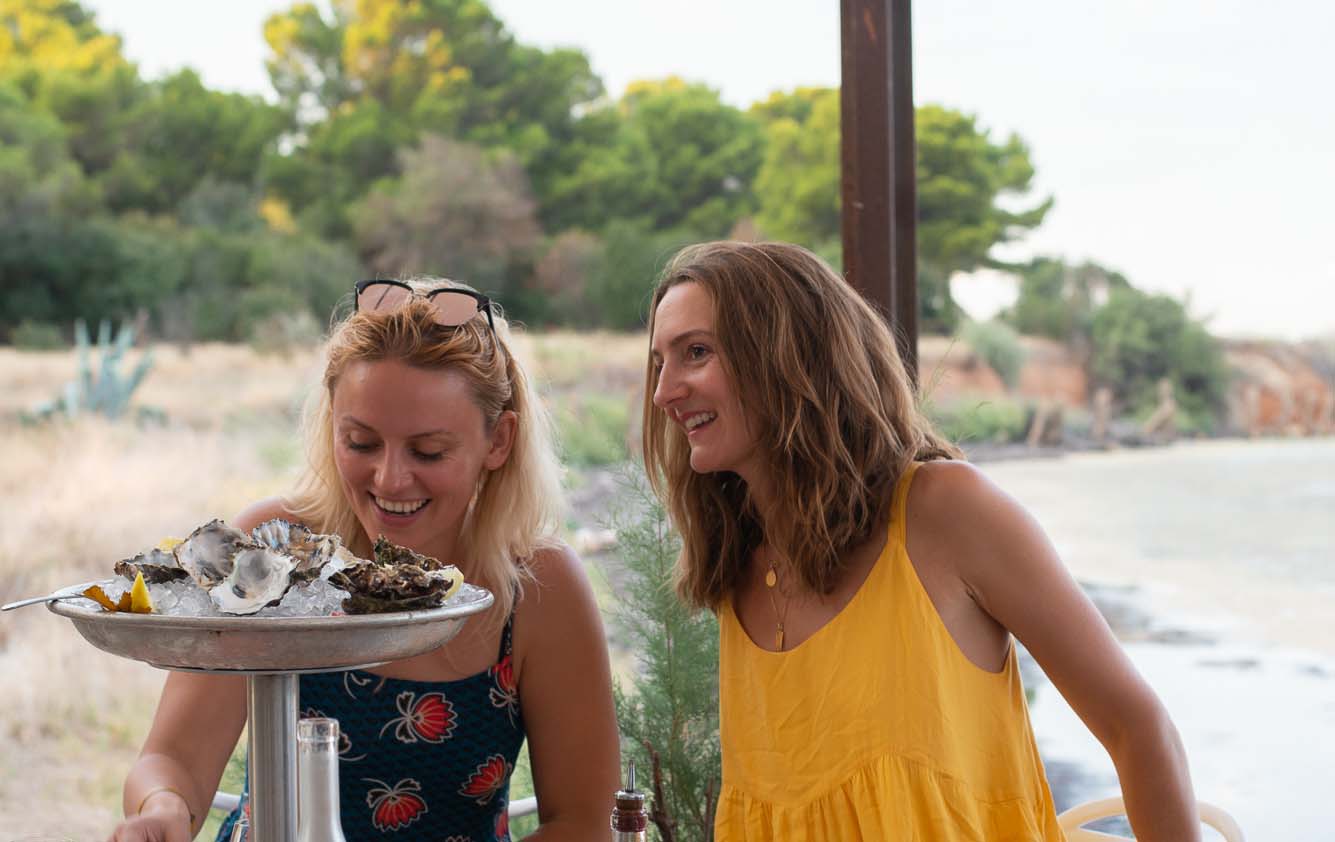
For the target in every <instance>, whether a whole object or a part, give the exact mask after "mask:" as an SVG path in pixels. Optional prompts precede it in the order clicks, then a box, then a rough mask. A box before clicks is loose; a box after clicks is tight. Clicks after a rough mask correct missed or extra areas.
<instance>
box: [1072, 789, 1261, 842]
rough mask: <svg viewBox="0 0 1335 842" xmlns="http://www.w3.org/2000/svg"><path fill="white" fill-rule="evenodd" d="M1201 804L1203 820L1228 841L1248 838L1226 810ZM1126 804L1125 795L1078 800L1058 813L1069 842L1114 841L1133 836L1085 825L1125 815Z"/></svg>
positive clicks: (1239, 840) (1240, 840) (1242, 840)
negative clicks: (1082, 802) (1083, 802)
mask: <svg viewBox="0 0 1335 842" xmlns="http://www.w3.org/2000/svg"><path fill="white" fill-rule="evenodd" d="M1196 803H1197V805H1198V806H1199V808H1200V813H1201V821H1202V822H1204V823H1205V824H1206V825H1207V826H1209V827H1212V828H1214V829H1215V830H1217V831H1219V832H1220V834H1222V835H1223V837H1224V840H1225V842H1244V837H1243V835H1242V828H1241V827H1239V826H1238V823H1237V822H1236V821H1234V820H1233V817H1232V816H1230V815H1229V814H1228V813H1225V812H1224V811H1223V810H1221V809H1220V808H1218V807H1216V806H1214V805H1213V804H1206V803H1205V802H1204V801H1198V802H1196ZM1125 815H1126V805H1125V804H1124V803H1123V802H1122V799H1121V797H1120V796H1119V797H1117V798H1104V799H1101V800H1099V801H1090V802H1088V803H1086V804H1077V805H1075V806H1074V807H1072V808H1071V809H1069V810H1067V811H1065V812H1063V813H1062V814H1061V815H1059V816H1057V824H1058V825H1059V826H1060V827H1061V829H1062V830H1063V831H1064V832H1065V833H1066V842H1111V840H1129V839H1130V838H1131V837H1129V836H1113V835H1112V834H1111V833H1100V832H1099V831H1097V830H1089V829H1088V828H1085V827H1083V825H1086V824H1089V823H1090V822H1092V821H1097V820H1098V819H1107V818H1112V817H1113V816H1125Z"/></svg>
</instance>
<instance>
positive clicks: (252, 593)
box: [209, 544, 298, 614]
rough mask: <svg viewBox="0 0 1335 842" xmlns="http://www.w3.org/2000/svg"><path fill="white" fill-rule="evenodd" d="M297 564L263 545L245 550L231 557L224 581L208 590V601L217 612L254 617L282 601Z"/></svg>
mask: <svg viewBox="0 0 1335 842" xmlns="http://www.w3.org/2000/svg"><path fill="white" fill-rule="evenodd" d="M297 564H298V562H297V559H295V558H293V557H292V556H290V555H287V554H286V553H281V552H278V551H277V550H273V549H270V548H269V547H266V546H264V545H262V544H257V545H255V546H253V547H245V548H243V549H241V550H240V551H238V552H237V554H236V555H235V556H234V557H233V559H232V572H231V573H228V574H227V578H225V579H223V580H222V582H220V583H218V585H217V586H215V587H213V588H211V589H210V590H209V598H210V599H212V600H213V604H214V605H216V606H218V610H219V611H226V612H227V613H228V614H254V613H255V612H256V611H259V610H260V609H261V608H263V607H264V606H266V605H271V604H277V603H278V601H279V600H281V599H282V598H283V594H285V593H287V589H288V588H290V587H292V571H293V570H294V569H296V567H297Z"/></svg>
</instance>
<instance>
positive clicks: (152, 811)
mask: <svg viewBox="0 0 1335 842" xmlns="http://www.w3.org/2000/svg"><path fill="white" fill-rule="evenodd" d="M191 830H192V828H191V826H190V809H189V807H187V806H186V804H185V801H183V800H182V799H181V798H180V797H179V796H176V795H174V794H173V793H170V792H167V791H165V790H164V791H163V792H162V793H160V794H156V795H154V796H152V797H151V798H149V799H148V800H147V801H146V802H145V803H144V812H143V813H142V814H140V815H137V816H130V817H129V818H127V819H126V820H125V821H123V822H121V823H120V824H118V825H116V829H115V830H113V831H112V832H111V835H110V836H108V837H107V842H190V840H191V839H192V838H194V834H193V833H191V832H190V831H191Z"/></svg>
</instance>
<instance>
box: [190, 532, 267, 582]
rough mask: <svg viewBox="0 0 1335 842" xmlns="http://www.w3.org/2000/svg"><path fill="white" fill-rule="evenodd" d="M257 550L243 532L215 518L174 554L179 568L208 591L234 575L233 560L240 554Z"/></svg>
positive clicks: (191, 535)
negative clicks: (244, 550) (243, 551)
mask: <svg viewBox="0 0 1335 842" xmlns="http://www.w3.org/2000/svg"><path fill="white" fill-rule="evenodd" d="M257 546H259V545H258V544H256V543H254V542H253V541H251V540H250V536H248V535H247V534H246V533H244V532H242V531H241V530H240V529H236V528H234V527H231V526H228V525H227V524H226V523H223V522H222V521H221V520H218V519H217V518H214V519H213V520H211V521H209V522H208V523H206V524H204V525H203V526H201V527H199V528H198V529H196V530H195V531H194V532H191V533H190V537H189V538H186V539H185V541H183V542H182V543H180V544H178V545H177V546H176V548H175V549H174V550H173V551H172V552H173V553H175V555H176V563H177V565H179V566H180V567H181V568H182V569H184V570H185V571H186V572H187V573H189V574H190V578H192V579H194V580H195V584H197V585H199V586H200V587H201V588H204V589H205V590H207V589H209V588H212V587H214V586H216V585H217V584H219V583H220V582H222V581H223V580H224V579H226V578H227V576H228V574H230V573H231V572H232V564H233V562H232V559H233V558H234V557H235V556H236V554H237V553H238V552H239V551H241V550H243V549H248V548H253V547H257Z"/></svg>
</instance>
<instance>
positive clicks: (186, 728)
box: [113, 672, 246, 842]
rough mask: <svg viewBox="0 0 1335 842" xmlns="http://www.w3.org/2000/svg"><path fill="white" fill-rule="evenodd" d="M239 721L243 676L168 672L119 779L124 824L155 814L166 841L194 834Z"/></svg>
mask: <svg viewBox="0 0 1335 842" xmlns="http://www.w3.org/2000/svg"><path fill="white" fill-rule="evenodd" d="M245 722H246V684H245V679H244V678H240V677H238V676H230V675H203V674H195V673H183V672H173V673H171V674H169V675H168V676H167V681H166V684H165V685H164V686H163V688H162V698H161V700H160V701H159V702H158V709H157V712H156V713H155V714H154V716H153V725H152V727H151V728H150V729H149V732H148V738H147V739H146V740H145V741H144V747H143V749H142V750H141V751H140V753H139V759H138V760H136V761H135V764H134V766H132V767H131V768H130V773H129V775H127V776H126V778H125V790H124V795H123V801H122V803H123V806H124V808H125V816H126V818H127V819H130V820H131V822H128V823H133V820H134V819H135V818H136V817H137V816H144V817H161V818H163V819H164V820H165V824H164V827H165V828H168V832H169V835H168V836H167V838H168V840H172V842H174V840H176V839H178V838H179V839H181V840H186V839H192V838H194V835H195V833H197V832H198V831H199V829H200V827H202V826H203V824H204V817H205V816H206V815H207V814H208V811H209V805H210V804H212V803H213V793H214V791H215V790H216V789H217V788H218V781H219V780H221V779H222V773H223V769H224V768H226V766H227V760H228V758H229V757H231V755H232V749H233V748H235V747H236V741H237V738H238V737H239V736H240V735H241V728H242V727H243V726H244V725H245ZM141 807H142V811H140V808H141ZM191 816H193V817H194V822H193V824H192V825H191V824H190V818H189V817H191ZM187 825H189V831H188V834H187V833H186V828H187ZM118 832H119V830H118ZM178 833H179V834H180V835H179V836H178ZM113 838H114V839H135V838H140V837H137V836H133V835H128V834H123V835H114V836H113ZM143 838H151V837H143Z"/></svg>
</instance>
